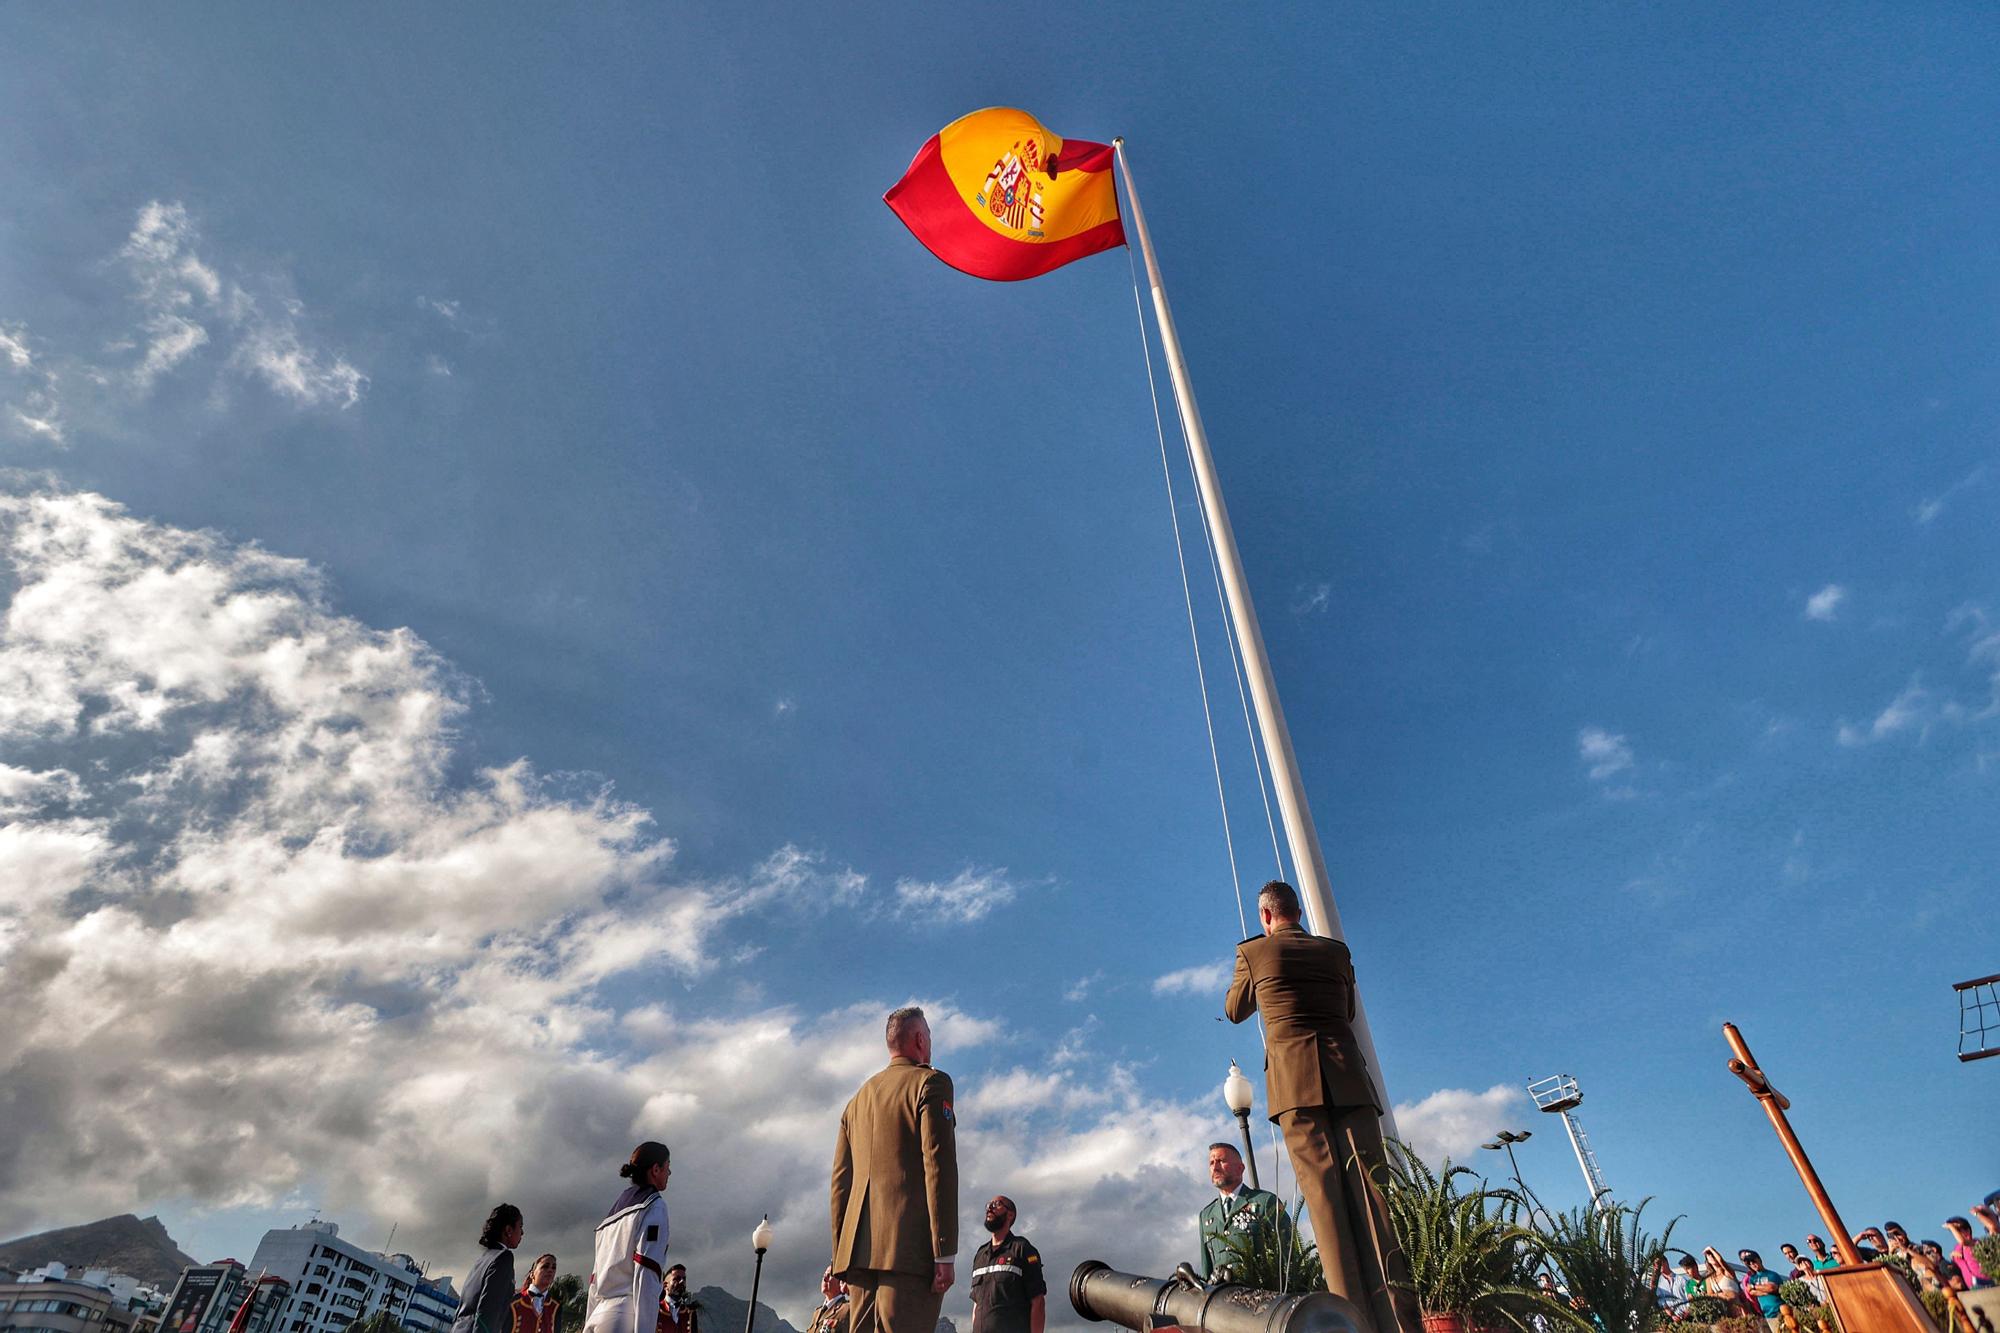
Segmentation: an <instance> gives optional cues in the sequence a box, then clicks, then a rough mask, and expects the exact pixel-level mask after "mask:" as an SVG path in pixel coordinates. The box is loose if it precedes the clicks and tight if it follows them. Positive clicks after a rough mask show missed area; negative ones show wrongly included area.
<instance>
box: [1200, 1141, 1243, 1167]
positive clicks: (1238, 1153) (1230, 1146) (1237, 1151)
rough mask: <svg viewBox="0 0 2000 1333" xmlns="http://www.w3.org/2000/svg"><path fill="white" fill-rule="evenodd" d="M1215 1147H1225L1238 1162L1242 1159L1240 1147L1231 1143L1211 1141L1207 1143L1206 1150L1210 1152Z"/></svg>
mask: <svg viewBox="0 0 2000 1333" xmlns="http://www.w3.org/2000/svg"><path fill="white" fill-rule="evenodd" d="M1217 1148H1224V1149H1227V1150H1228V1151H1229V1152H1231V1153H1233V1154H1235V1157H1236V1160H1237V1161H1239V1162H1240V1161H1242V1160H1243V1151H1242V1149H1240V1148H1238V1147H1237V1146H1236V1145H1235V1144H1233V1143H1211V1144H1209V1145H1208V1150H1209V1151H1210V1152H1214V1151H1215V1150H1216V1149H1217Z"/></svg>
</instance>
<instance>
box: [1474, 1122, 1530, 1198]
mask: <svg viewBox="0 0 2000 1333" xmlns="http://www.w3.org/2000/svg"><path fill="white" fill-rule="evenodd" d="M1493 1137H1494V1138H1495V1139H1497V1140H1499V1141H1498V1142H1497V1143H1482V1144H1480V1145H1479V1146H1480V1147H1482V1148H1485V1149H1486V1150H1488V1151H1489V1152H1499V1151H1500V1150H1501V1149H1503V1148H1504V1149H1505V1150H1506V1152H1507V1166H1508V1168H1509V1169H1510V1170H1512V1171H1513V1173H1514V1187H1515V1188H1516V1189H1518V1190H1520V1191H1521V1193H1523V1194H1526V1193H1527V1192H1528V1184H1527V1182H1526V1181H1524V1180H1522V1179H1521V1164H1520V1163H1519V1162H1517V1161H1515V1160H1514V1145H1515V1144H1517V1143H1526V1142H1527V1141H1528V1140H1529V1139H1532V1138H1533V1137H1535V1131H1534V1130H1532V1129H1524V1130H1521V1131H1520V1132H1519V1133H1516V1132H1515V1131H1514V1130H1511V1129H1503V1130H1501V1131H1500V1132H1499V1133H1498V1134H1495V1135H1494V1136H1493Z"/></svg>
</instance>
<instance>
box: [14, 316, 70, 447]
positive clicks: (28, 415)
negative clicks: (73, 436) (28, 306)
mask: <svg viewBox="0 0 2000 1333" xmlns="http://www.w3.org/2000/svg"><path fill="white" fill-rule="evenodd" d="M29 344H30V339H29V337H28V326H27V325H25V324H0V369H5V370H6V371H8V372H9V374H10V375H11V376H12V377H16V378H21V379H25V380H26V381H27V387H26V388H25V390H24V391H23V393H22V396H21V398H20V399H19V400H18V401H14V402H9V403H8V404H7V416H6V419H7V420H8V421H10V422H11V423H12V424H13V426H14V430H15V432H16V433H17V434H20V435H24V436H26V437H27V438H29V439H31V440H39V441H42V442H45V443H48V444H55V445H60V444H62V443H64V442H65V439H64V434H63V422H62V404H61V403H60V402H59V401H58V399H57V397H56V380H57V376H56V372H55V370H54V369H52V368H51V367H49V366H46V365H43V364H41V363H40V362H39V361H38V360H37V359H36V356H35V352H34V349H33V348H32V347H31V346H30V345H29Z"/></svg>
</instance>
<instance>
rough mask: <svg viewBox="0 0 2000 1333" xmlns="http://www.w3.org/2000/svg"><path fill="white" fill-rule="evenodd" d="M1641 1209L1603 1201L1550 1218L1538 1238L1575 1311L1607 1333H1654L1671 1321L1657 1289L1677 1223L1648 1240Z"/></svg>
mask: <svg viewBox="0 0 2000 1333" xmlns="http://www.w3.org/2000/svg"><path fill="white" fill-rule="evenodd" d="M1650 1202H1652V1200H1650V1199H1643V1200H1641V1201H1640V1202H1639V1204H1638V1206H1637V1207H1633V1208H1628V1207H1626V1206H1625V1205H1624V1204H1619V1203H1610V1202H1601V1203H1598V1204H1597V1205H1596V1206H1595V1207H1590V1208H1577V1209H1573V1210H1571V1211H1570V1212H1567V1213H1558V1214H1555V1215H1554V1216H1550V1217H1548V1218H1547V1221H1546V1225H1545V1229H1544V1230H1543V1231H1542V1232H1541V1233H1540V1235H1541V1237H1542V1242H1541V1243H1542V1246H1543V1250H1544V1253H1545V1255H1546V1257H1547V1260H1548V1262H1549V1264H1550V1265H1551V1266H1553V1267H1554V1268H1555V1270H1556V1273H1557V1276H1558V1278H1559V1280H1560V1281H1561V1283H1562V1285H1563V1287H1564V1288H1565V1289H1566V1290H1567V1291H1568V1293H1569V1296H1570V1300H1571V1302H1572V1304H1573V1305H1574V1306H1575V1308H1576V1310H1577V1311H1578V1312H1580V1313H1582V1314H1585V1315H1587V1316H1588V1317H1589V1319H1590V1321H1591V1325H1592V1326H1593V1327H1595V1328H1598V1329H1601V1330H1603V1333H1652V1330H1654V1329H1658V1328H1661V1327H1664V1326H1665V1325H1666V1324H1667V1323H1668V1322H1669V1320H1668V1316H1667V1312H1666V1311H1665V1310H1662V1309H1661V1308H1660V1304H1659V1300H1658V1298H1657V1294H1656V1291H1655V1288H1654V1286H1653V1278H1654V1275H1655V1274H1656V1273H1657V1272H1658V1271H1659V1269H1660V1266H1661V1264H1662V1263H1663V1262H1664V1261H1665V1259H1666V1253H1667V1238H1668V1237H1669V1236H1671V1235H1672V1234H1673V1230H1674V1222H1678V1221H1679V1220H1680V1219H1678V1218H1676V1219H1674V1222H1669V1223H1667V1229H1666V1230H1665V1231H1664V1232H1662V1233H1661V1234H1660V1235H1658V1236H1651V1235H1648V1234H1647V1233H1646V1231H1645V1229H1644V1228H1643V1227H1641V1226H1640V1224H1639V1214H1640V1213H1641V1212H1642V1211H1644V1209H1645V1207H1646V1205H1647V1204H1648V1203H1650Z"/></svg>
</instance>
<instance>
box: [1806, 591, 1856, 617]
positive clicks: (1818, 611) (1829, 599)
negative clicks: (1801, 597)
mask: <svg viewBox="0 0 2000 1333" xmlns="http://www.w3.org/2000/svg"><path fill="white" fill-rule="evenodd" d="M1846 600H1847V589H1845V588H1843V587H1841V586H1840V585H1839V584H1838V583H1829V584H1827V585H1826V586H1825V587H1824V588H1821V589H1820V590H1819V591H1818V592H1816V593H1814V594H1813V595H1812V596H1810V597H1808V598H1806V611H1805V616H1806V619H1807V620H1825V621H1830V620H1832V619H1833V618H1834V617H1835V616H1837V615H1839V614H1840V606H1841V603H1843V602H1845V601H1846Z"/></svg>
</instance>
